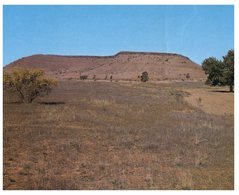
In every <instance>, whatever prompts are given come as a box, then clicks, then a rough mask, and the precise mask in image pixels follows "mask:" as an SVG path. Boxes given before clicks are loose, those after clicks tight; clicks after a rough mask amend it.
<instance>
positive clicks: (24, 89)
mask: <svg viewBox="0 0 239 195" xmlns="http://www.w3.org/2000/svg"><path fill="white" fill-rule="evenodd" d="M56 85H57V82H56V81H54V80H51V79H47V78H45V77H44V71H43V70H38V69H16V70H14V71H13V72H12V73H4V78H3V87H4V90H8V91H10V92H13V93H15V94H17V95H18V97H19V98H20V101H21V102H25V103H31V102H32V101H33V100H34V99H35V98H37V97H39V96H44V95H47V94H48V93H50V92H51V90H52V88H53V86H56Z"/></svg>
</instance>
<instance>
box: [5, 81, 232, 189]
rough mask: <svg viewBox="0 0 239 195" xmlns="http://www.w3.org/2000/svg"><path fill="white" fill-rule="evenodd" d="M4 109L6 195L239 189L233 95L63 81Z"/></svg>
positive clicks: (188, 86) (173, 86)
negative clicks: (11, 193)
mask: <svg viewBox="0 0 239 195" xmlns="http://www.w3.org/2000/svg"><path fill="white" fill-rule="evenodd" d="M213 90H215V92H212V91H213ZM210 91H211V92H210ZM216 91H217V92H216ZM221 96H223V97H225V98H221ZM190 98H191V99H190ZM199 98H200V99H201V100H200V99H199ZM210 98H211V99H210ZM212 98H213V99H212ZM228 99H229V100H230V101H228ZM208 101H209V102H208ZM209 105H211V106H212V107H209ZM3 106H4V116H3V125H4V129H3V144H4V145H3V150H4V151H3V152H4V165H3V184H4V189H78V190H81V189H84V190H87V189H150V190H151V189H152V190H154V189H162V190H163V189H231V190H232V189H234V115H233V94H230V93H223V92H220V90H218V89H216V88H208V87H206V86H204V85H203V84H202V83H186V82H185V83H184V82H182V83H161V84H160V83H158V84H157V83H140V82H138V83H137V82H135V83H130V82H100V81H97V82H88V81H65V82H61V83H60V84H59V86H58V87H57V88H56V89H55V90H54V91H53V92H52V93H51V94H50V95H49V96H48V97H42V98H39V99H37V100H36V101H35V102H34V103H32V104H19V103H17V100H16V99H15V98H14V97H13V96H11V95H10V94H6V93H5V94H4V104H3ZM213 107H216V108H217V112H216V113H214V111H213V112H210V109H211V108H213ZM231 108H232V110H231V111H230V109H231ZM228 110H229V111H228Z"/></svg>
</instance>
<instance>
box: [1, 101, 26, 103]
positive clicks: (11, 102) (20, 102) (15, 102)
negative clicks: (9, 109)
mask: <svg viewBox="0 0 239 195" xmlns="http://www.w3.org/2000/svg"><path fill="white" fill-rule="evenodd" d="M4 104H23V103H22V102H7V101H6V102H5V101H4Z"/></svg>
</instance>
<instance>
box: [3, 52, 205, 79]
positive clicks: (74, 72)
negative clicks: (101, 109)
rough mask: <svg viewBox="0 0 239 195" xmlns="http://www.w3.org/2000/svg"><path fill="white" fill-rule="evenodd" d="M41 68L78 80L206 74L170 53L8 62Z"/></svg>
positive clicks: (13, 65)
mask: <svg viewBox="0 0 239 195" xmlns="http://www.w3.org/2000/svg"><path fill="white" fill-rule="evenodd" d="M23 67H24V68H41V69H43V70H45V72H46V74H47V75H48V76H51V77H53V78H55V79H59V80H62V79H79V78H80V75H87V76H88V78H90V79H92V78H93V76H94V75H95V77H96V78H97V79H105V78H106V77H107V78H109V77H110V76H112V77H113V79H117V80H137V79H138V76H139V75H141V73H142V72H144V71H147V72H148V73H149V77H150V80H178V79H181V80H184V79H188V80H200V79H204V78H205V74H204V72H203V70H202V68H201V66H199V65H198V64H196V63H194V62H193V61H191V60H190V59H189V58H188V57H185V56H183V55H179V54H173V53H158V52H129V51H123V52H119V53H117V54H116V55H112V56H64V55H42V54H38V55H32V56H28V57H23V58H21V59H19V60H16V61H14V62H12V63H10V64H8V65H7V66H6V67H5V68H4V70H6V71H11V70H12V69H13V68H23Z"/></svg>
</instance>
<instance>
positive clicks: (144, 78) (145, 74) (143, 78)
mask: <svg viewBox="0 0 239 195" xmlns="http://www.w3.org/2000/svg"><path fill="white" fill-rule="evenodd" d="M148 80H149V74H148V72H146V71H144V72H143V73H142V75H141V81H142V82H146V81H148Z"/></svg>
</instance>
